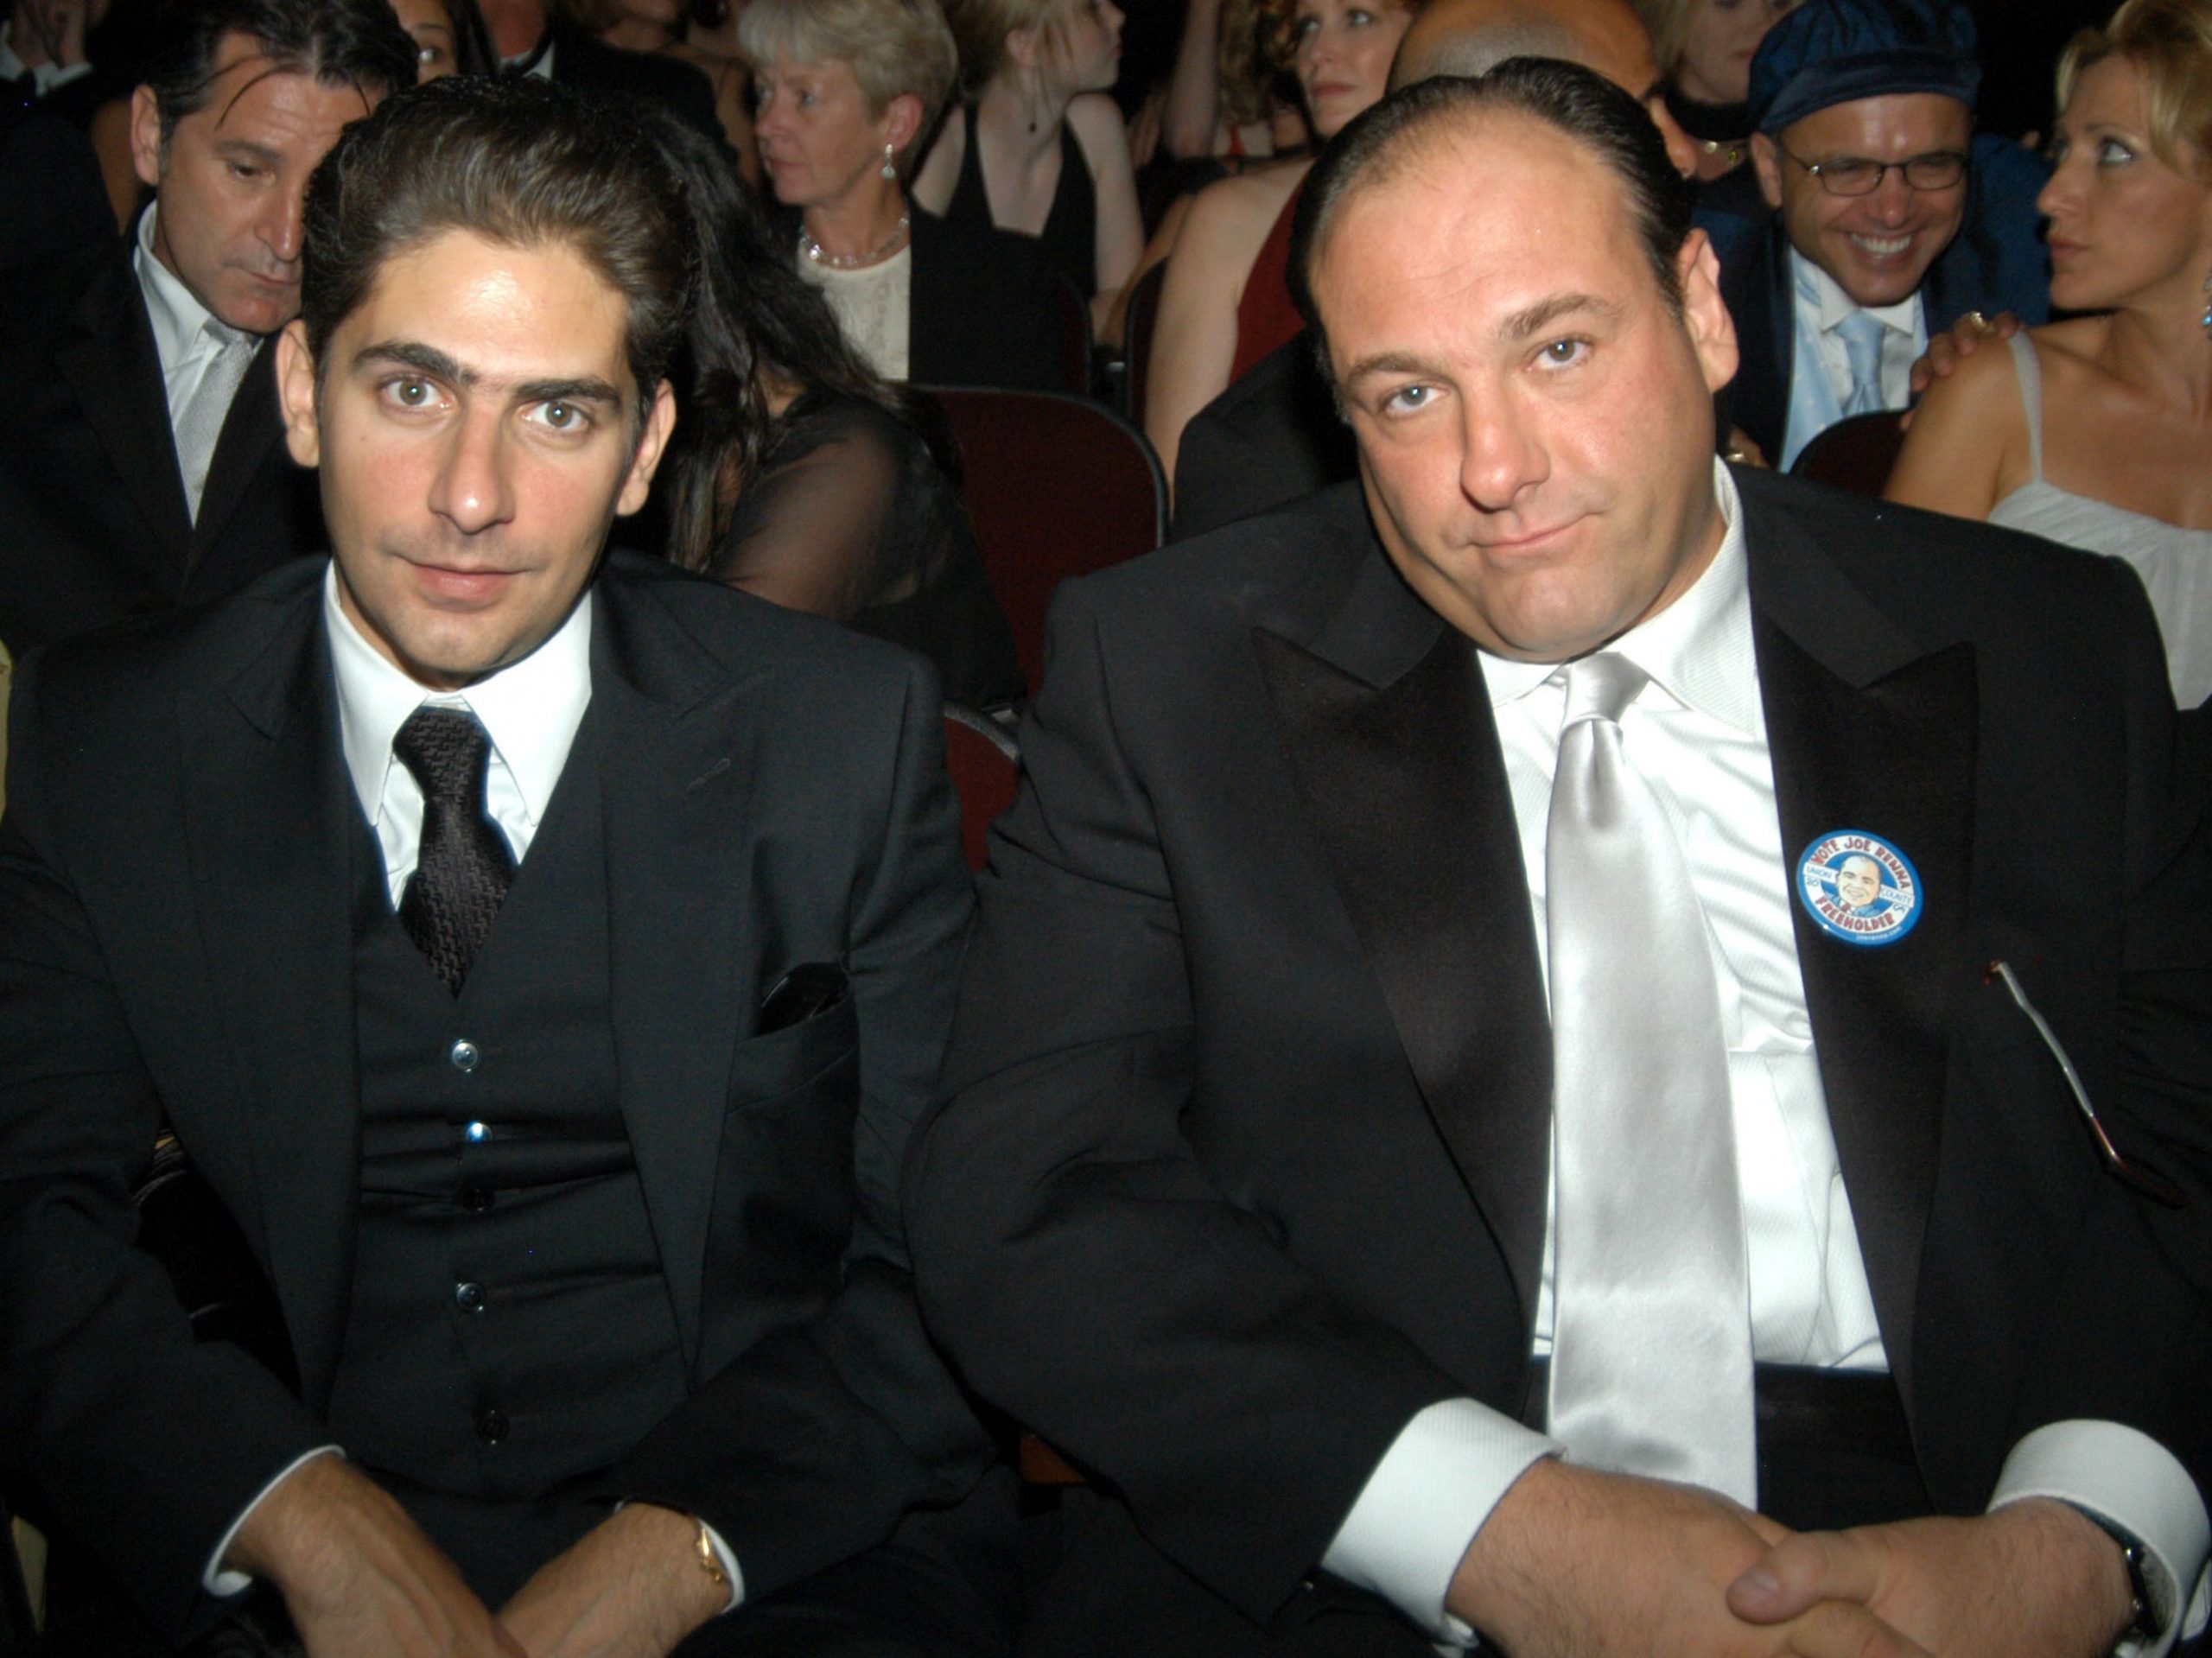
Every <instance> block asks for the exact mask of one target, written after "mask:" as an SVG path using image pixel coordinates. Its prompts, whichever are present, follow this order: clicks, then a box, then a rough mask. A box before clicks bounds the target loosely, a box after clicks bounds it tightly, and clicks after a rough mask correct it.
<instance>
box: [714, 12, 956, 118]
mask: <svg viewBox="0 0 2212 1658" xmlns="http://www.w3.org/2000/svg"><path fill="white" fill-rule="evenodd" d="M737 43H738V47H739V48H740V49H741V51H743V52H744V54H745V55H746V56H747V58H749V59H751V60H753V62H754V63H756V64H762V65H766V64H768V63H772V62H773V61H775V60H777V59H779V58H780V59H783V60H785V61H787V62H793V63H842V64H844V65H845V66H846V67H849V69H851V70H852V72H853V79H855V80H857V81H858V82H860V86H861V97H862V98H866V99H867V100H868V113H869V114H871V115H881V114H882V113H883V111H884V110H885V109H886V108H887V106H888V105H889V104H890V102H891V100H892V99H893V98H898V97H899V96H901V95H903V94H906V93H912V95H913V96H914V97H916V98H919V99H921V101H922V124H921V127H920V130H919V132H920V137H918V139H917V141H916V142H917V143H919V142H921V141H922V140H925V139H926V138H927V137H929V136H930V135H931V134H932V133H934V132H935V131H936V130H937V123H938V117H939V116H941V115H943V114H944V106H945V105H946V103H947V102H948V101H950V98H951V97H952V84H953V80H954V79H955V77H956V76H957V74H958V73H959V71H960V54H959V51H958V49H957V48H956V47H955V46H954V45H953V43H952V30H951V29H950V27H949V26H948V25H947V24H946V22H945V21H944V12H943V11H942V10H939V9H938V0H753V3H752V4H750V5H748V6H747V7H746V9H745V11H744V13H743V15H742V16H740V17H739V18H738V20H737Z"/></svg>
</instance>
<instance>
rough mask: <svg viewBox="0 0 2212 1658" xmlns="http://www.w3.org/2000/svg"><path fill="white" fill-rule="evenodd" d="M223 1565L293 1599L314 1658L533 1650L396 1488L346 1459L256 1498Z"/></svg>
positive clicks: (510, 1657)
mask: <svg viewBox="0 0 2212 1658" xmlns="http://www.w3.org/2000/svg"><path fill="white" fill-rule="evenodd" d="M224 1564H225V1565H226V1566H230V1567H234V1568H235V1569H237V1570H238V1571H240V1572H251V1573H252V1574H253V1575H254V1576H255V1577H257V1578H266V1579H268V1580H269V1581H270V1582H271V1583H273V1584H275V1585H277V1589H278V1590H280V1591H282V1592H283V1597H284V1606H285V1610H287V1611H289V1613H290V1614H291V1617H292V1624H293V1627H294V1628H295V1629H297V1630H298V1631H299V1634H300V1639H301V1641H302V1643H303V1644H304V1645H305V1646H306V1648H307V1650H308V1658H493V1655H499V1658H526V1655H525V1654H524V1651H523V1649H522V1647H521V1646H520V1644H519V1643H518V1642H516V1640H515V1639H514V1637H513V1636H511V1635H509V1634H508V1633H507V1632H506V1631H505V1629H501V1628H500V1627H499V1624H498V1623H496V1622H495V1621H493V1617H492V1614H491V1613H490V1612H488V1611H486V1610H485V1607H484V1603H483V1602H481V1601H480V1600H479V1599H477V1598H476V1597H475V1596H474V1594H472V1593H470V1592H469V1589H468V1585H467V1584H465V1583H463V1582H462V1581H461V1573H460V1572H458V1571H456V1570H455V1569H454V1564H453V1562H452V1561H451V1560H448V1559H447V1558H446V1557H445V1555H444V1554H443V1553H441V1552H440V1551H439V1549H438V1546H437V1545H436V1544H435V1543H433V1542H432V1541H431V1540H429V1538H428V1537H427V1536H425V1535H424V1534H423V1529H422V1528H421V1527H419V1526H417V1525H416V1523H415V1521H413V1520H412V1519H410V1517H409V1515H408V1514H407V1511H406V1510H405V1509H403V1508H401V1507H400V1506H399V1503H398V1502H397V1500H395V1499H394V1498H393V1496H392V1495H391V1493H390V1492H389V1491H387V1490H385V1489H384V1488H383V1487H382V1486H381V1485H378V1483H376V1482H375V1481H374V1480H372V1479H371V1478H369V1477H368V1476H366V1475H365V1474H363V1473H361V1472H360V1471H359V1470H357V1469H356V1468H354V1466H353V1464H351V1463H349V1462H347V1461H346V1460H345V1459H344V1458H341V1457H317V1458H315V1459H314V1460H313V1461H311V1462H305V1463H302V1464H300V1465H299V1467H297V1468H296V1469H294V1470H293V1471H292V1472H291V1473H289V1475H287V1476H286V1477H284V1478H283V1480H282V1481H280V1482H279V1483H277V1486H276V1487H275V1488H274V1489H273V1490H270V1491H269V1492H268V1493H267V1494H266V1495H264V1496H263V1497H262V1499H261V1501H260V1502H257V1503H256V1504H254V1507H253V1510H252V1512H251V1514H249V1515H247V1516H246V1519H245V1524H244V1525H242V1526H240V1527H239V1528H238V1535H237V1536H236V1537H235V1538H233V1539H232V1542H231V1549H230V1553H229V1554H228V1555H227V1556H226V1557H225V1560H224Z"/></svg>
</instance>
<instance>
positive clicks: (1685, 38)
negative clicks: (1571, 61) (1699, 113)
mask: <svg viewBox="0 0 2212 1658" xmlns="http://www.w3.org/2000/svg"><path fill="white" fill-rule="evenodd" d="M1634 3H1635V8H1636V15H1637V16H1639V17H1641V18H1643V26H1644V27H1645V28H1646V29H1649V30H1650V31H1651V60H1652V61H1653V62H1654V63H1656V64H1657V65H1658V66H1659V73H1661V74H1662V75H1664V76H1665V77H1666V78H1667V79H1669V80H1672V79H1674V78H1675V71H1676V70H1678V69H1680V68H1681V67H1682V54H1683V53H1685V52H1687V51H1688V49H1689V44H1690V25H1691V23H1692V22H1694V21H1695V20H1696V17H1697V14H1698V12H1699V10H1700V9H1701V8H1702V7H1704V6H1706V5H1707V4H1709V3H1711V0H1634ZM1758 3H1762V4H1763V3H1764V0H1758Z"/></svg>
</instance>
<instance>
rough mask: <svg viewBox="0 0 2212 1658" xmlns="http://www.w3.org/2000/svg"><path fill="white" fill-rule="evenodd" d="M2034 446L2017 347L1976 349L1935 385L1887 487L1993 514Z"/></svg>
mask: <svg viewBox="0 0 2212 1658" xmlns="http://www.w3.org/2000/svg"><path fill="white" fill-rule="evenodd" d="M2027 454H2028V419H2027V413H2026V411H2025V410H2024V409H2023V408H2022V407H2021V403H2020V383H2019V378H2018V374H2017V373H2016V372H2014V370H2013V366H2012V353H2011V351H2009V350H1996V351H1980V352H1976V353H1974V354H1973V355H1971V356H1968V357H1965V358H1962V359H1960V361H1959V365H1958V367H1957V368H1956V370H1955V371H1954V372H1952V373H1951V374H1950V375H1949V376H1948V378H1943V379H1939V380H1937V381H1936V383H1935V384H1933V385H1931V386H1929V388H1928V391H1927V394H1926V395H1925V396H1924V397H1922V399H1921V401H1920V405H1919V408H1918V410H1916V412H1915V414H1914V416H1913V422H1912V426H1911V429H1910V430H1909V431H1907V432H1906V433H1905V438H1904V450H1903V451H1902V452H1901V453H1900V454H1898V456H1897V465H1896V466H1895V467H1892V468H1891V472H1890V481H1889V484H1888V486H1887V487H1885V489H1884V490H1883V492H1882V493H1883V495H1884V496H1885V498H1886V499H1890V500H1892V501H1897V502H1900V503H1902V504H1903V505H1906V506H1920V507H1926V508H1928V509H1929V511H1936V512H1948V513H1950V514H1951V515H1952V516H1953V517H1954V518H1987V517H1988V516H1989V509H1990V508H1992V507H1993V506H1995V505H1997V503H1998V502H1999V501H2000V500H2002V499H2004V498H2005V496H2006V495H2009V494H2010V493H2012V491H2013V490H2014V489H2017V488H2018V486H2020V484H2021V483H2023V482H2024V481H2026V479H2027V473H2028V462H2027Z"/></svg>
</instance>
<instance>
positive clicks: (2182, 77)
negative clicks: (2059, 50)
mask: <svg viewBox="0 0 2212 1658" xmlns="http://www.w3.org/2000/svg"><path fill="white" fill-rule="evenodd" d="M2113 57H2118V58H2126V60H2128V62H2130V63H2132V64H2133V65H2134V66H2135V68H2136V71H2137V73H2139V74H2140V75H2141V76H2142V77H2143V95H2144V97H2143V101H2144V104H2145V109H2146V111H2147V112H2148V115H2149V118H2150V127H2151V148H2152V149H2154V150H2156V151H2157V152H2158V159H2159V160H2160V161H2162V162H2164V163H2165V164H2166V165H2167V166H2169V167H2171V168H2173V169H2174V171H2176V172H2177V173H2183V174H2187V175H2190V176H2193V177H2196V178H2198V179H2204V178H2207V177H2212V0H2126V3H2125V4H2124V5H2122V6H2121V7H2120V10H2118V11H2115V12H2114V13H2113V15H2112V21H2111V22H2108V23H2107V24H2106V25H2105V26H2104V27H2103V28H2102V29H2083V30H2082V32H2081V33H2080V34H2078V35H2075V37H2074V38H2073V39H2072V40H2071V41H2068V42H2067V44H2066V50H2065V52H2064V53H2063V54H2062V55H2061V56H2060V58H2059V60H2058V103H2059V107H2060V108H2062V109H2063V108H2064V107H2065V105H2066V103H2067V100H2068V99H2069V98H2072V97H2073V96H2074V86H2075V82H2076V81H2078V80H2079V79H2081V78H2082V71H2084V70H2085V69H2088V67H2090V66H2091V65H2093V64H2097V63H2101V62H2103V61H2104V60H2105V59H2107V58H2113Z"/></svg>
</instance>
